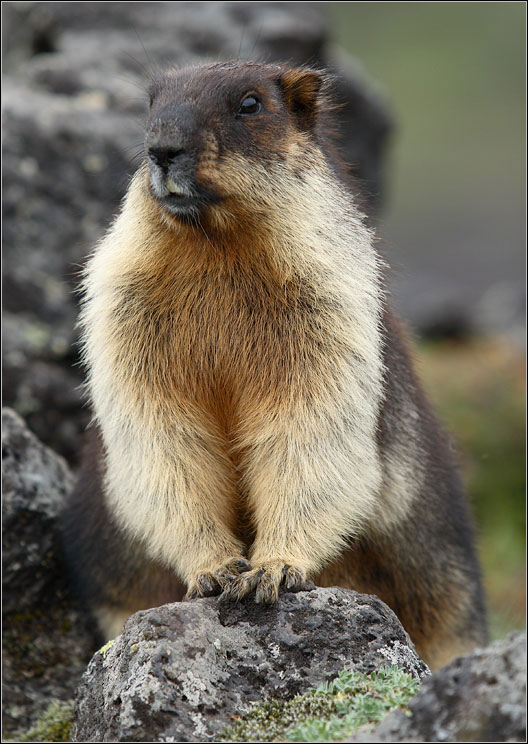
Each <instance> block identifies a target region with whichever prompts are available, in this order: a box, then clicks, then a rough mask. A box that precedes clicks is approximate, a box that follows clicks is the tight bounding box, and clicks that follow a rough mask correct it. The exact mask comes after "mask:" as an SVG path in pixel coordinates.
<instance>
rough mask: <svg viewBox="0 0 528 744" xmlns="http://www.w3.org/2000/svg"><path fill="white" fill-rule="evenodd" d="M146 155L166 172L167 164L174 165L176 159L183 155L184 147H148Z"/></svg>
mask: <svg viewBox="0 0 528 744" xmlns="http://www.w3.org/2000/svg"><path fill="white" fill-rule="evenodd" d="M148 155H149V158H150V159H151V161H152V162H153V163H155V164H156V165H158V166H159V167H160V168H161V169H162V170H163V171H164V172H165V173H167V171H168V170H169V166H170V165H176V164H177V162H178V160H181V158H182V155H185V149H184V148H183V147H180V148H178V149H173V148H172V149H171V148H162V147H149V150H148Z"/></svg>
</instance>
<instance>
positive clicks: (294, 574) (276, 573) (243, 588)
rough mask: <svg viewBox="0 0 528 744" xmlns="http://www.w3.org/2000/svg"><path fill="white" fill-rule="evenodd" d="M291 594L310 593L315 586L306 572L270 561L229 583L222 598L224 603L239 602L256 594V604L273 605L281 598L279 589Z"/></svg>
mask: <svg viewBox="0 0 528 744" xmlns="http://www.w3.org/2000/svg"><path fill="white" fill-rule="evenodd" d="M280 587H284V589H286V591H289V592H300V591H310V590H311V589H315V584H314V583H313V582H312V581H309V580H308V579H307V578H306V571H305V570H304V569H302V568H298V567H297V566H290V565H288V564H285V563H283V562H282V561H269V562H267V563H262V564H260V565H259V566H256V567H255V568H253V569H252V570H251V571H247V572H245V573H243V574H240V575H239V576H237V577H236V578H235V579H234V580H233V581H231V582H229V583H228V584H227V585H226V587H225V589H224V591H223V593H222V595H221V597H220V600H221V601H222V602H230V601H238V600H240V599H242V598H243V597H245V596H246V595H247V594H250V593H251V592H253V591H254V592H255V602H262V603H263V604H273V603H274V602H276V601H277V600H278V598H279V589H280Z"/></svg>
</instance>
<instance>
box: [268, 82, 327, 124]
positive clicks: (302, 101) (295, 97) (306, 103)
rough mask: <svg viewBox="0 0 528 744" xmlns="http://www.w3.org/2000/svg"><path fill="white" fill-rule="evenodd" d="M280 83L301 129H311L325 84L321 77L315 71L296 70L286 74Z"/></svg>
mask: <svg viewBox="0 0 528 744" xmlns="http://www.w3.org/2000/svg"><path fill="white" fill-rule="evenodd" d="M278 83H279V87H280V89H281V91H282V94H283V96H284V100H285V101H286V105H287V106H288V109H289V110H290V111H291V113H292V114H293V115H294V116H295V118H296V119H297V122H298V125H299V128H300V129H302V130H308V129H311V128H312V127H313V125H314V124H315V120H316V118H317V99H318V96H319V91H320V90H321V86H322V84H323V78H322V77H321V75H320V74H319V73H318V72H315V71H314V70H306V69H303V68H302V67H301V68H295V69H293V70H287V71H286V72H284V73H283V74H282V75H281V76H280V78H279V80H278Z"/></svg>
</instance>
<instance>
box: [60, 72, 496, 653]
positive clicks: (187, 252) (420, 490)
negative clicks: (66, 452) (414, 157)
mask: <svg viewBox="0 0 528 744" xmlns="http://www.w3.org/2000/svg"><path fill="white" fill-rule="evenodd" d="M327 89H328V85H327V82H326V79H325V76H324V75H323V74H322V73H320V72H318V71H314V70H311V69H306V68H290V67H287V66H280V65H271V64H270V65H261V64H254V63H247V62H232V63H225V64H212V65H208V66H201V67H193V68H187V69H182V70H175V71H169V72H166V73H164V74H162V75H159V76H158V77H156V79H154V80H153V82H152V84H151V86H150V89H149V92H150V113H149V118H148V121H147V126H146V137H145V158H144V162H143V164H142V165H141V167H140V168H139V170H138V171H137V173H136V175H135V176H134V178H133V179H132V182H131V184H130V187H129V189H128V193H127V195H126V198H125V200H124V203H123V206H122V209H121V211H120V213H119V215H118V216H117V218H116V219H115V221H114V223H113V225H112V226H111V227H110V229H109V231H108V233H107V234H106V236H105V237H104V238H103V240H102V241H101V242H100V243H99V245H98V246H97V247H96V250H95V252H94V254H93V256H92V257H91V259H90V260H89V263H88V265H87V269H86V274H85V280H84V285H83V287H84V302H83V309H82V316H81V325H82V332H83V345H84V360H85V363H86V366H87V369H88V389H89V394H90V399H91V404H92V406H93V412H94V421H95V425H94V427H93V429H92V434H91V442H90V444H89V446H88V450H87V453H86V457H85V460H84V464H83V466H82V470H81V473H80V477H79V482H78V485H77V488H76V489H75V491H74V493H73V494H72V497H71V500H70V503H69V505H68V508H67V510H66V512H65V514H64V522H63V523H64V534H65V543H66V548H67V551H68V554H69V556H70V561H71V563H72V566H73V569H74V573H75V576H76V581H77V583H78V584H79V585H80V586H81V587H82V589H83V591H84V596H85V597H86V598H87V600H88V601H89V603H90V604H91V607H92V609H93V610H94V612H95V614H96V616H97V618H98V620H99V624H100V627H101V629H102V632H103V634H104V635H106V636H113V635H115V634H116V633H118V632H120V628H121V625H122V622H123V620H124V618H125V617H127V616H128V615H130V614H131V613H132V612H134V611H136V610H138V609H141V608H146V607H149V606H153V605H157V604H161V603H164V602H169V601H174V600H179V599H182V598H183V596H184V594H186V596H187V597H188V598H192V597H200V596H205V595H211V594H220V593H222V598H223V599H227V600H231V599H232V600H238V599H240V598H242V597H244V596H245V595H248V594H251V595H253V596H254V599H255V601H256V602H274V601H276V599H277V597H278V592H279V588H280V587H284V588H285V589H286V590H290V591H291V590H294V591H298V590H302V589H303V588H307V587H308V586H309V583H307V582H309V580H313V581H314V582H315V583H316V584H318V585H321V586H331V585H334V584H337V585H340V586H343V587H349V588H353V589H356V590H358V591H360V592H367V593H370V594H376V595H378V596H379V597H380V598H381V599H382V600H383V601H385V602H386V603H387V604H388V605H389V606H390V607H391V608H392V609H393V610H394V611H395V612H396V614H397V615H398V617H399V618H400V620H401V622H402V623H403V625H404V627H405V628H406V630H407V631H408V632H409V634H410V636H411V638H412V640H413V641H414V643H415V645H416V647H417V650H418V652H419V653H420V654H421V656H422V657H423V658H424V659H425V661H426V662H427V663H428V664H429V665H430V666H432V667H438V666H440V665H441V664H443V663H444V662H446V661H447V660H449V659H450V658H451V657H452V656H454V655H456V654H459V653H462V652H465V651H467V650H469V649H471V648H472V647H474V646H475V645H477V644H482V643H483V642H484V640H485V620H484V617H485V613H484V607H483V598H482V590H481V584H480V576H479V567H478V563H477V559H476V557H475V549H474V534H473V528H472V524H471V519H470V516H469V513H468V507H467V505H466V502H465V499H464V496H463V493H462V489H461V486H460V482H459V478H458V476H457V473H456V468H455V466H454V462H453V456H452V453H451V451H450V445H449V443H448V441H447V439H446V437H445V435H444V434H443V432H442V430H441V428H440V427H439V425H438V423H437V421H436V419H435V417H434V415H433V413H432V412H431V409H430V407H429V404H428V402H427V400H426V399H425V397H424V395H423V393H422V390H421V387H420V385H419V382H418V380H417V378H416V376H415V374H414V372H413V368H412V364H411V361H410V356H409V351H408V348H407V342H406V341H405V339H404V336H403V334H402V331H401V330H400V327H399V324H398V322H397V320H396V319H395V318H394V316H393V315H392V314H391V311H390V310H389V308H388V307H387V301H386V293H385V289H384V282H383V277H382V264H381V261H380V259H379V256H378V254H377V252H376V250H375V247H374V236H373V233H372V231H371V229H370V228H368V227H367V226H366V223H365V219H364V217H363V215H362V214H361V212H360V210H359V209H358V207H357V200H356V197H355V196H354V195H353V194H352V193H351V188H350V184H349V182H348V180H347V177H346V175H345V170H344V168H343V165H342V164H341V162H340V160H339V158H338V157H337V156H336V154H335V151H334V148H333V146H332V142H331V131H332V126H331V115H330V113H329V112H330V109H331V103H330V99H329V96H328V93H327Z"/></svg>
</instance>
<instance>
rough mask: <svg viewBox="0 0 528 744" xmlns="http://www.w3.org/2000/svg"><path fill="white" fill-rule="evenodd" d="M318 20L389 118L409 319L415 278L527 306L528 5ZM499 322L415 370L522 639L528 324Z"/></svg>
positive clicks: (385, 232) (387, 8)
mask: <svg viewBox="0 0 528 744" xmlns="http://www.w3.org/2000/svg"><path fill="white" fill-rule="evenodd" d="M325 5H326V9H327V11H328V13H329V15H330V18H331V28H332V30H333V36H334V40H335V41H336V42H337V43H338V44H339V45H340V46H342V47H343V48H344V49H345V50H346V51H348V52H349V53H350V54H352V55H353V56H354V57H356V58H357V59H358V60H359V61H360V62H361V64H362V66H363V67H364V69H365V72H366V73H367V75H368V76H369V77H370V78H372V79H373V80H374V81H375V82H376V83H377V84H378V85H379V87H380V90H381V93H382V95H384V96H385V98H386V99H387V100H388V102H389V105H390V108H391V110H392V112H393V115H394V119H395V123H396V130H395V133H394V135H393V137H392V141H391V144H390V148H389V157H388V166H387V171H386V198H385V205H384V209H383V213H382V217H381V225H380V231H381V234H382V236H383V238H384V244H383V249H384V252H385V254H386V255H387V257H388V259H389V262H390V263H391V264H392V265H393V266H394V265H395V266H396V278H397V279H398V275H400V276H401V277H405V275H406V274H407V272H410V274H411V276H412V274H413V273H414V280H411V281H410V282H408V283H405V281H404V280H403V279H402V281H401V282H400V284H399V286H398V281H396V298H395V299H396V303H397V304H398V305H399V306H400V308H401V310H402V312H403V314H404V315H405V316H407V318H408V319H410V321H411V323H412V324H414V325H415V326H419V325H420V323H419V320H420V318H418V317H417V315H416V313H417V312H419V306H418V305H416V304H413V299H414V298H413V296H412V294H413V292H415V291H417V290H415V287H416V286H417V284H418V282H419V280H420V277H422V276H423V277H425V284H426V285H427V277H432V279H431V287H432V293H434V281H435V280H436V281H437V282H438V283H439V285H441V284H442V282H443V283H445V284H446V285H447V284H449V283H450V282H452V283H457V282H458V283H460V282H464V281H466V282H467V297H468V302H472V303H479V302H481V301H482V298H483V297H485V296H486V292H489V288H490V287H492V286H493V285H494V284H495V285H496V284H497V282H499V283H501V282H502V284H501V285H500V286H502V285H505V286H507V287H508V288H510V289H511V288H512V287H513V292H514V293H515V292H519V293H520V296H521V297H522V294H523V290H524V282H525V261H524V256H525V203H526V202H525V199H526V194H525V180H526V176H525V162H526V159H525V105H526V103H525V24H526V7H525V4H524V3H519V2H501V3H495V2H491V3H470V2H461V3H448V2H442V3H423V2H419V3H399V2H380V3H373V2H372V3H371V2H365V3H326V4H325ZM413 281H414V284H413ZM475 307H476V308H477V315H478V308H479V307H480V306H479V305H478V304H475ZM490 320H491V322H490ZM493 321H494V319H493V317H492V318H491V319H490V318H489V317H488V319H487V328H486V331H484V330H483V329H484V325H483V329H477V331H480V332H475V330H474V332H473V333H471V334H466V335H464V336H463V337H459V338H456V339H455V338H451V339H444V340H441V341H436V342H434V341H432V340H426V339H422V341H421V342H420V343H419V347H418V352H417V354H418V360H417V363H418V367H419V369H420V371H421V374H422V378H423V380H424V383H425V386H426V389H427V390H428V392H429V394H430V396H431V397H432V399H433V400H434V402H435V404H436V407H437V410H438V411H439V413H440V415H441V416H442V417H443V419H444V421H445V423H446V425H447V427H448V429H449V430H450V431H451V433H452V434H453V436H454V438H455V440H456V443H457V447H458V451H459V455H460V459H461V464H462V472H463V475H464V478H465V481H466V483H467V486H468V490H469V494H470V498H471V501H472V504H473V509H474V512H475V514H476V517H477V521H478V529H479V534H480V540H479V542H480V554H481V560H482V564H483V569H484V574H485V588H486V592H487V596H488V604H489V609H490V630H491V635H492V638H500V637H503V636H504V635H505V634H506V633H507V632H509V631H510V630H512V629H515V628H521V627H524V626H525V607H526V577H525V525H526V521H525V493H526V491H525V452H526V449H525V431H526V427H525V410H526V404H525V347H524V341H523V339H524V332H523V325H524V323H523V321H524V311H523V310H522V309H521V311H520V313H518V314H517V316H516V317H513V316H512V319H510V318H509V317H508V316H507V318H506V322H503V323H502V325H501V323H500V322H499V320H497V323H496V326H494V322H493ZM521 335H522V338H521Z"/></svg>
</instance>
